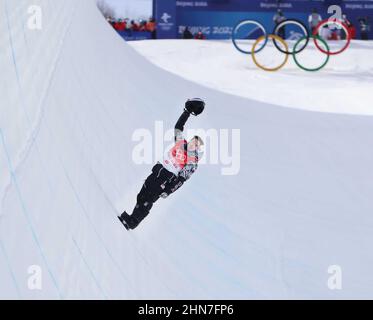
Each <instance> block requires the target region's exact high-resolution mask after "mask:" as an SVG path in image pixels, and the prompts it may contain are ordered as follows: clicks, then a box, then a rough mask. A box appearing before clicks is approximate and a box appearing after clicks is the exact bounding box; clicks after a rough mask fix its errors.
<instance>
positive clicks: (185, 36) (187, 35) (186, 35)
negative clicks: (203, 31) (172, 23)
mask: <svg viewBox="0 0 373 320" xmlns="http://www.w3.org/2000/svg"><path fill="white" fill-rule="evenodd" d="M183 39H193V34H192V33H191V32H190V30H189V27H185V29H184V32H183Z"/></svg>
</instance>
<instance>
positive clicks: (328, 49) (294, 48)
mask: <svg viewBox="0 0 373 320" xmlns="http://www.w3.org/2000/svg"><path fill="white" fill-rule="evenodd" d="M311 38H313V39H317V40H319V41H320V42H321V43H323V44H324V45H325V48H326V50H327V51H328V52H330V48H329V46H328V43H327V42H326V41H325V40H324V39H323V38H321V37H319V36H315V35H312V36H311ZM303 40H307V36H306V37H302V38H300V39H299V40H298V41H297V43H296V44H295V46H294V47H293V54H292V56H293V58H294V62H295V63H296V65H297V66H298V67H299V68H301V69H302V70H304V71H309V72H316V71H320V70H321V69H322V68H324V67H325V66H326V65H327V64H328V62H329V59H330V55H329V54H327V55H326V60H325V62H324V63H323V64H322V65H321V66H320V67H317V68H313V69H311V68H306V67H304V66H302V65H301V64H300V63H299V61H298V60H297V57H296V50H297V47H298V45H299V44H300V43H301V42H302V41H303Z"/></svg>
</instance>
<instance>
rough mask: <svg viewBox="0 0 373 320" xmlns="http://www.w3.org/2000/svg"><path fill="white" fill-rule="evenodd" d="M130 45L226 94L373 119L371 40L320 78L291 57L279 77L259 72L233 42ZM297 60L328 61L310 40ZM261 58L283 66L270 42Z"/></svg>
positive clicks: (354, 46)
mask: <svg viewBox="0 0 373 320" xmlns="http://www.w3.org/2000/svg"><path fill="white" fill-rule="evenodd" d="M344 43H345V42H342V43H341V44H339V43H338V44H337V43H335V44H333V43H330V44H329V45H330V46H331V51H333V52H335V51H338V50H339V49H340V48H341V47H342V46H343V45H344ZM129 44H130V45H131V46H132V47H133V48H135V49H136V50H137V51H138V52H139V53H141V54H142V55H144V56H145V57H146V58H148V59H149V60H150V61H151V62H153V63H155V64H156V65H158V66H160V67H162V68H164V69H166V70H168V71H170V72H173V73H176V74H177V75H179V76H182V77H184V78H186V79H188V80H192V81H195V82H197V83H199V84H202V85H205V86H207V87H210V88H214V89H218V90H221V91H223V92H226V93H230V94H234V95H238V96H241V97H246V98H251V99H253V98H254V99H255V100H258V101H262V102H266V103H271V104H276V105H281V106H283V107H291V108H296V109H305V110H313V111H320V112H333V113H348V114H365V115H373V104H372V101H373V90H372V87H373V59H372V55H373V41H369V42H367V41H356V40H355V41H353V42H352V43H351V46H350V47H349V48H348V49H347V50H346V51H345V52H343V53H341V54H340V55H336V56H332V57H331V58H330V60H329V63H328V64H327V66H326V67H325V68H324V69H323V70H322V71H319V72H316V73H313V72H305V71H302V70H301V69H299V68H298V67H297V66H296V64H295V62H294V61H293V59H292V58H289V61H288V63H287V64H286V65H285V67H284V68H283V69H281V70H280V71H278V72H275V73H268V72H265V71H262V70H259V69H258V68H257V67H256V66H255V64H254V62H253V60H252V58H251V56H249V55H245V54H242V53H240V52H239V51H237V50H236V49H235V48H234V46H233V44H232V41H208V42H206V41H198V40H191V41H182V40H161V41H159V40H158V41H155V40H152V41H136V42H129ZM246 45H247V44H246ZM245 48H246V47H245ZM246 50H247V49H246ZM297 58H298V60H299V61H300V62H301V63H302V64H303V65H304V66H305V67H308V68H315V67H317V66H320V65H321V64H322V63H323V62H324V61H325V55H324V54H322V53H320V52H319V51H317V49H316V46H315V45H314V43H313V42H312V41H310V42H309V44H308V46H307V49H306V50H304V51H303V52H302V53H299V54H298V55H297ZM257 59H258V60H259V61H260V62H261V63H262V64H264V65H267V66H270V67H274V66H277V65H280V64H281V63H282V61H283V59H284V55H283V54H282V53H280V52H279V51H278V50H277V49H276V48H275V47H274V45H273V44H272V43H271V42H269V43H268V45H267V47H266V48H265V50H262V51H261V52H260V53H258V54H257Z"/></svg>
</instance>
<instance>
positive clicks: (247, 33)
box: [232, 18, 351, 72]
mask: <svg viewBox="0 0 373 320" xmlns="http://www.w3.org/2000/svg"><path fill="white" fill-rule="evenodd" d="M290 25H293V26H295V27H296V28H297V29H299V30H300V32H294V31H291V32H290V33H289V37H288V38H286V36H285V35H286V34H287V33H288V32H287V31H286V28H287V27H288V26H290ZM330 26H334V30H333V31H330V30H331V28H330ZM342 32H343V33H344V40H345V43H344V44H343V46H342V47H341V48H337V49H336V50H333V48H331V47H330V45H329V44H328V42H327V41H326V40H325V39H324V37H325V33H327V34H328V35H332V34H336V35H337V39H338V38H342ZM285 38H286V39H285ZM253 39H256V40H255V41H254V43H252V40H253ZM269 40H272V42H273V44H274V48H276V49H277V50H278V51H279V52H281V53H282V54H284V59H283V60H282V61H281V62H280V63H279V64H278V65H277V66H274V67H268V66H265V65H263V64H262V63H260V62H259V59H258V58H257V54H258V53H259V52H261V51H262V50H264V48H266V47H267V44H268V42H269ZM310 40H312V41H313V42H314V44H315V46H316V48H317V50H318V51H319V52H320V53H321V54H323V55H325V59H323V61H322V63H321V64H320V65H318V66H316V67H307V66H305V65H304V64H302V63H301V62H300V59H299V58H298V57H297V55H298V54H299V53H301V52H303V51H304V50H305V49H306V48H307V47H308V45H309V42H310ZM232 42H233V45H234V46H235V48H236V49H237V50H238V51H240V52H241V53H244V54H248V55H251V57H252V59H253V61H254V64H255V65H256V66H257V67H258V68H259V69H262V70H264V71H269V72H274V71H278V70H280V69H282V68H283V67H284V66H285V65H286V64H287V62H288V60H289V56H292V58H293V60H294V62H295V64H296V65H297V66H298V67H299V68H300V69H302V70H304V71H309V72H315V71H319V70H321V69H323V68H324V67H325V66H326V65H327V64H328V62H329V60H330V57H331V56H334V55H338V54H341V53H342V52H344V51H345V50H347V48H348V47H349V46H350V44H351V33H350V31H349V29H348V27H347V26H346V24H345V23H343V22H342V21H340V20H338V19H334V18H333V19H326V20H323V21H321V22H320V23H319V24H318V25H317V26H316V28H315V29H314V32H313V34H310V32H309V31H308V28H307V27H306V26H305V25H304V24H303V22H301V21H299V20H296V19H286V20H284V21H282V22H280V23H279V24H277V25H276V27H275V28H274V30H273V32H272V34H268V33H267V31H266V29H265V27H264V26H263V25H262V24H261V23H260V22H258V21H256V20H243V21H241V22H239V23H238V24H237V25H236V26H235V28H234V29H233V32H232ZM290 43H292V44H293V45H292V47H291V46H290V45H289V44H290Z"/></svg>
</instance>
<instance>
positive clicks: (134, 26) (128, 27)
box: [107, 17, 156, 35]
mask: <svg viewBox="0 0 373 320" xmlns="http://www.w3.org/2000/svg"><path fill="white" fill-rule="evenodd" d="M107 21H108V22H109V23H110V24H111V25H112V27H113V28H114V29H115V30H117V31H133V32H150V33H152V34H154V35H155V31H156V23H155V20H154V19H153V18H150V19H149V20H138V21H136V20H130V19H128V18H126V19H123V18H120V19H114V18H112V17H108V18H107Z"/></svg>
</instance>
